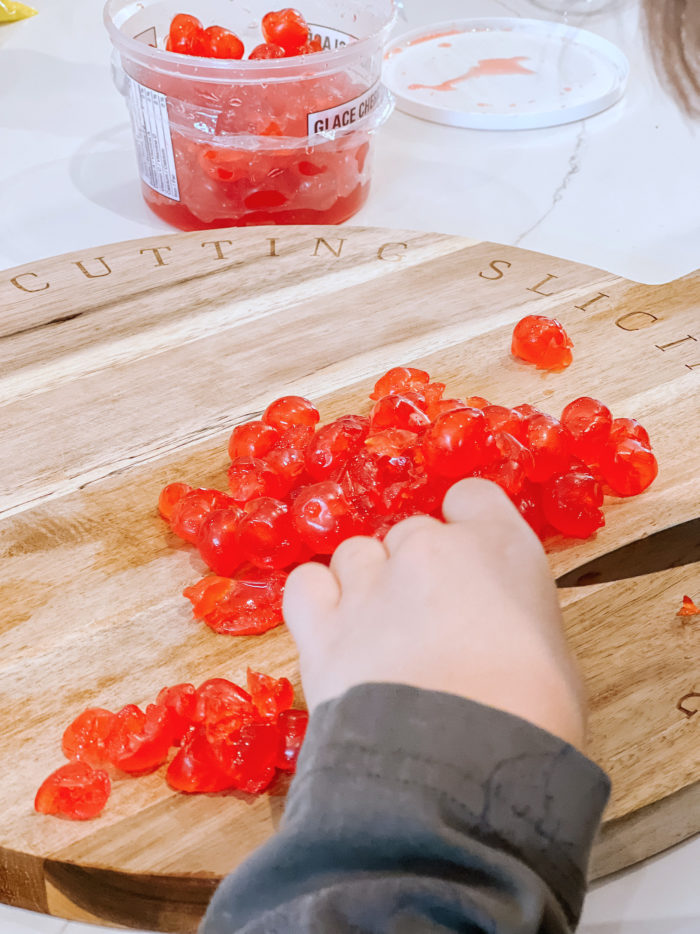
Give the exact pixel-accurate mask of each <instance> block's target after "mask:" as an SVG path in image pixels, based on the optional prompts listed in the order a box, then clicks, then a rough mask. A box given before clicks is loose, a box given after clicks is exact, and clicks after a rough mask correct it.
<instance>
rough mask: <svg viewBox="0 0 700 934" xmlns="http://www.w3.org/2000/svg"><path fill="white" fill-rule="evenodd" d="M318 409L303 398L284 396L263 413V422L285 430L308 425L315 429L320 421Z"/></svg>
mask: <svg viewBox="0 0 700 934" xmlns="http://www.w3.org/2000/svg"><path fill="white" fill-rule="evenodd" d="M320 417H321V416H320V415H319V413H318V409H317V408H316V406H315V405H314V404H313V402H309V400H308V399H304V397H303V396H282V397H281V398H280V399H275V401H274V402H271V403H270V405H268V407H267V408H266V409H265V411H264V412H263V416H262V420H263V421H264V422H265V424H266V425H272V427H273V428H278V429H280V430H284V429H285V428H291V427H292V425H306V426H308V427H309V428H314V427H315V426H316V425H317V424H318V421H319V419H320Z"/></svg>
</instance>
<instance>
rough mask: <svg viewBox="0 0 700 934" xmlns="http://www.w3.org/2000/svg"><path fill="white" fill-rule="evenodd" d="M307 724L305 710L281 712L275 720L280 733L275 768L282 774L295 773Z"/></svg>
mask: <svg viewBox="0 0 700 934" xmlns="http://www.w3.org/2000/svg"><path fill="white" fill-rule="evenodd" d="M308 724H309V713H308V711H307V710H297V709H296V708H292V709H291V710H283V711H282V713H280V715H279V719H278V720H277V725H278V726H279V731H280V744H279V747H278V750H277V763H276V765H277V768H278V769H282V771H284V772H295V771H296V768H297V759H298V758H299V751H300V749H301V746H302V743H303V742H304V736H305V735H306V728H307V726H308Z"/></svg>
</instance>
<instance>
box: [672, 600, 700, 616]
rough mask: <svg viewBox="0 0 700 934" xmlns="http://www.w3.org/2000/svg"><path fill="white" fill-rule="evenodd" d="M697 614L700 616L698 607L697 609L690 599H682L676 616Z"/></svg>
mask: <svg viewBox="0 0 700 934" xmlns="http://www.w3.org/2000/svg"><path fill="white" fill-rule="evenodd" d="M698 614H700V607H697V606H696V605H695V602H694V601H693V600H691V598H690V597H688V596H685V597H683V603H682V604H681V608H680V610H679V611H678V612H677V613H676V616H697V615H698Z"/></svg>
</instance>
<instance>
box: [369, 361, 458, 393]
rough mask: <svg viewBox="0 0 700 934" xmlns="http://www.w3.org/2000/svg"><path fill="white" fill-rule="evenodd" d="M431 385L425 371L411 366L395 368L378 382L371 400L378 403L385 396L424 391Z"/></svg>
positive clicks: (428, 375)
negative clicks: (418, 390) (412, 390)
mask: <svg viewBox="0 0 700 934" xmlns="http://www.w3.org/2000/svg"><path fill="white" fill-rule="evenodd" d="M429 383H430V374H428V373H426V372H425V370H415V369H413V367H410V366H395V367H394V368H393V369H391V370H389V371H388V372H387V373H385V374H384V376H382V377H381V378H380V379H378V380H377V383H376V385H375V387H374V391H373V392H372V393H371V394H370V399H374V400H375V401H378V400H379V399H381V398H382V397H383V396H389V395H393V393H404V392H408V391H409V390H410V389H423V388H425V387H426V386H427V385H428V384H429ZM440 385H442V384H440ZM444 388H445V387H444V386H443V389H444Z"/></svg>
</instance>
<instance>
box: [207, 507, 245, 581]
mask: <svg viewBox="0 0 700 934" xmlns="http://www.w3.org/2000/svg"><path fill="white" fill-rule="evenodd" d="M243 516H244V513H243V510H242V509H238V507H236V506H228V507H227V508H226V509H215V510H214V511H213V512H210V513H209V515H208V516H207V517H206V518H205V520H204V522H202V525H201V527H200V529H199V535H198V536H197V547H198V549H199V553H200V555H201V556H202V560H203V561H205V562H206V564H207V565H208V566H209V567H210V568H211V569H212V571H213V572H214V573H215V574H217V575H218V576H219V577H233V575H234V574H235V572H236V569H237V568H238V567H239V566H240V565H241V564H242V563H243V552H242V549H241V546H240V543H239V539H238V529H239V526H240V523H241V521H242V519H243Z"/></svg>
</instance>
